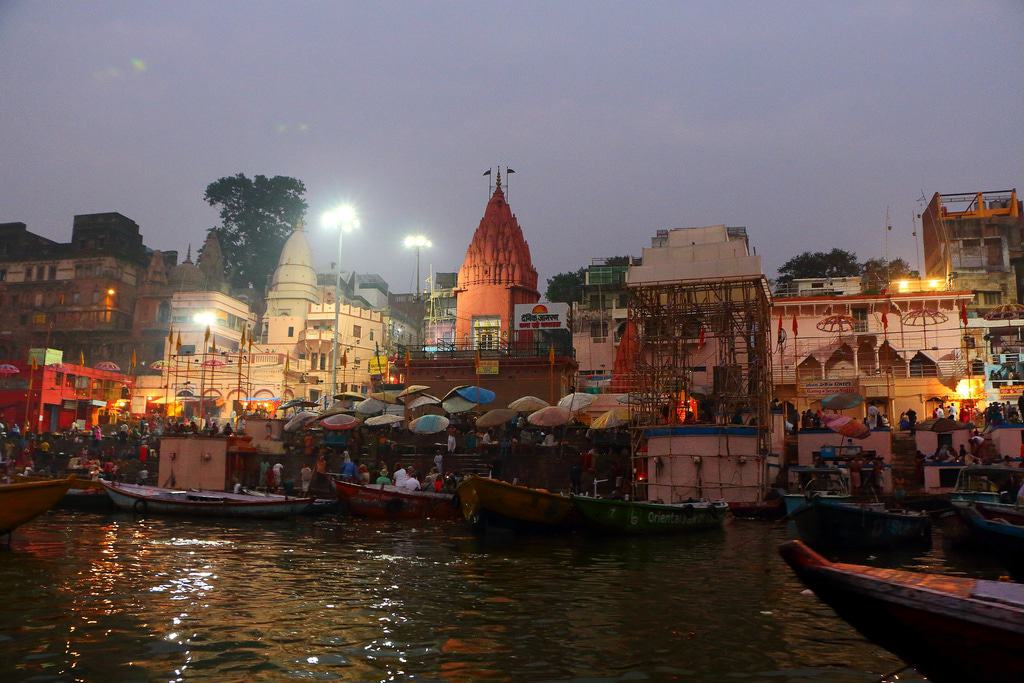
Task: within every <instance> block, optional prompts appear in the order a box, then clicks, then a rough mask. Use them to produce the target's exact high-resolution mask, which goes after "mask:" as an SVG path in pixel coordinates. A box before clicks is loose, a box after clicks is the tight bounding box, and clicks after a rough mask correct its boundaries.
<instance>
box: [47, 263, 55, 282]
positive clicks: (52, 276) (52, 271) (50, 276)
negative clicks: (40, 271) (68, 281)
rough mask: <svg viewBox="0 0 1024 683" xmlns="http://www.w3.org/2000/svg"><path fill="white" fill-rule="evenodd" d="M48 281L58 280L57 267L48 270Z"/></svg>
mask: <svg viewBox="0 0 1024 683" xmlns="http://www.w3.org/2000/svg"><path fill="white" fill-rule="evenodd" d="M46 279H47V280H56V279H57V266H50V267H48V268H47V269H46Z"/></svg>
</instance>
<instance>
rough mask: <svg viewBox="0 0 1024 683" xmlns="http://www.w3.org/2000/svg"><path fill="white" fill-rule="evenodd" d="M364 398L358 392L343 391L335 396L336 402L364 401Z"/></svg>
mask: <svg viewBox="0 0 1024 683" xmlns="http://www.w3.org/2000/svg"><path fill="white" fill-rule="evenodd" d="M364 398H366V397H365V396H363V395H362V394H360V393H359V392H358V391H343V392H341V393H340V394H335V395H334V400H335V401H362V400H363V399H364Z"/></svg>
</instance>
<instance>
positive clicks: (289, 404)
mask: <svg viewBox="0 0 1024 683" xmlns="http://www.w3.org/2000/svg"><path fill="white" fill-rule="evenodd" d="M319 405H320V404H319V403H317V402H315V401H307V400H306V399H304V398H293V399H289V400H287V401H285V402H284V403H282V404H281V405H279V406H278V407H277V409H278V410H288V409H289V408H316V407H318V406H319Z"/></svg>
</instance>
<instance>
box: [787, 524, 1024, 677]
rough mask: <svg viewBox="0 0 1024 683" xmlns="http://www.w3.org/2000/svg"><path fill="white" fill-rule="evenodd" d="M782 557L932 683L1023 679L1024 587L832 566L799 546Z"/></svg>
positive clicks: (808, 583)
mask: <svg viewBox="0 0 1024 683" xmlns="http://www.w3.org/2000/svg"><path fill="white" fill-rule="evenodd" d="M779 553H780V554H781V555H782V557H783V558H784V559H785V560H786V562H788V563H789V566H790V567H792V568H793V571H794V572H796V575H797V576H798V577H799V578H800V580H801V581H802V582H803V583H804V584H805V585H806V586H807V587H808V588H810V589H811V590H812V591H814V594H815V595H817V596H818V598H820V599H821V600H822V601H824V602H825V603H827V604H828V605H829V606H830V607H831V608H832V609H834V610H835V611H836V613H837V614H838V615H839V616H840V617H842V618H843V619H845V620H846V621H848V622H849V623H850V624H852V625H853V626H854V627H855V628H857V630H859V631H860V632H861V633H863V634H864V635H865V636H866V637H867V638H869V639H871V640H873V641H874V642H876V643H878V644H879V645H881V646H883V647H885V648H886V649H888V650H891V651H892V652H894V653H895V654H897V655H899V656H900V657H901V658H903V659H904V660H906V661H907V662H908V663H909V664H911V665H912V666H914V667H915V668H916V669H917V670H918V671H920V672H921V673H922V674H924V675H925V676H927V677H928V678H929V680H932V681H938V682H939V683H942V682H943V681H957V682H960V681H973V682H978V683H986V682H988V681H1000V682H1002V681H1010V680H1017V679H1018V678H1019V676H1020V673H1021V672H1022V671H1024V648H1021V644H1022V643H1024V585H1021V584H1015V583H1008V582H1004V581H983V580H976V579H968V578H962V577H956V576H946V575H944V574H923V573H919V572H908V571H900V570H897V569H881V568H876V567H865V566H862V565H856V564H842V563H838V562H836V563H833V562H829V561H828V560H826V559H825V558H824V557H822V556H821V555H819V554H817V553H815V552H814V551H813V550H811V549H810V548H808V547H807V546H806V545H804V544H803V543H801V542H800V541H790V542H788V543H785V544H783V545H782V546H781V547H780V548H779ZM1014 672H1017V673H1014Z"/></svg>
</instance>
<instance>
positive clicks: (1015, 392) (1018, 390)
mask: <svg viewBox="0 0 1024 683" xmlns="http://www.w3.org/2000/svg"><path fill="white" fill-rule="evenodd" d="M1022 395H1024V384H1007V385H1003V386H1001V387H999V400H1000V401H1006V400H1009V399H1014V400H1016V399H1018V398H1020V397H1021V396H1022Z"/></svg>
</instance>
